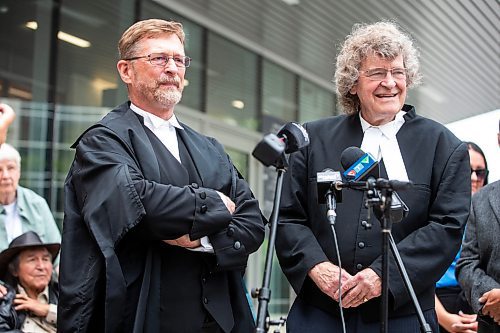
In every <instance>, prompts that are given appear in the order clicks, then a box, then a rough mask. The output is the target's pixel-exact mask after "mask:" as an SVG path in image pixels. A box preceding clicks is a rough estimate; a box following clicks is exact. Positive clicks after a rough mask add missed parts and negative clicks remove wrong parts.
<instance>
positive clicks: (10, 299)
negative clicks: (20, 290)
mask: <svg viewBox="0 0 500 333" xmlns="http://www.w3.org/2000/svg"><path fill="white" fill-rule="evenodd" d="M3 286H5V287H6V288H7V294H6V295H5V296H4V297H3V298H2V299H0V332H12V333H21V332H22V331H21V327H22V326H23V323H24V320H25V319H26V313H25V312H24V311H16V309H14V307H15V306H14V299H15V298H16V290H15V289H14V288H12V287H11V286H10V285H8V284H3ZM58 294H59V292H58V287H57V283H54V282H52V283H51V284H50V285H49V304H56V305H57V302H58Z"/></svg>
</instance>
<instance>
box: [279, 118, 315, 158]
mask: <svg viewBox="0 0 500 333" xmlns="http://www.w3.org/2000/svg"><path fill="white" fill-rule="evenodd" d="M277 136H278V138H282V139H283V141H284V142H285V147H286V148H285V153H286V154H291V153H294V152H296V151H298V150H301V149H302V148H305V147H307V146H308V145H309V134H308V133H307V131H306V129H305V128H304V127H302V125H300V124H298V123H294V122H289V123H286V124H285V125H283V127H281V129H280V130H279V131H278V134H277Z"/></svg>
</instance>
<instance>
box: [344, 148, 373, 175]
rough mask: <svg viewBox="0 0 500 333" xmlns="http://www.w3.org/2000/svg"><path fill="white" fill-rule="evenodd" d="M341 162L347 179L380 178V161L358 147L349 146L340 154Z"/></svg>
mask: <svg viewBox="0 0 500 333" xmlns="http://www.w3.org/2000/svg"><path fill="white" fill-rule="evenodd" d="M340 164H342V168H344V170H345V171H344V173H343V176H344V177H345V179H347V181H350V182H353V181H363V180H368V179H369V178H373V179H378V178H379V171H378V161H377V160H376V159H375V158H374V157H373V156H372V155H371V154H370V153H365V152H364V151H362V150H361V149H360V148H358V147H348V148H346V149H344V151H343V152H342V154H340Z"/></svg>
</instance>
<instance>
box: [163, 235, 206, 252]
mask: <svg viewBox="0 0 500 333" xmlns="http://www.w3.org/2000/svg"><path fill="white" fill-rule="evenodd" d="M164 242H165V243H167V244H169V245H173V246H180V247H184V248H187V249H194V248H196V247H198V246H201V241H200V240H199V239H196V240H194V241H192V240H191V238H189V235H188V234H186V235H184V236H181V237H179V238H177V239H170V240H164Z"/></svg>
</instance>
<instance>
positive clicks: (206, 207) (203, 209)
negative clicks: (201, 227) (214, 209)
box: [200, 204, 208, 214]
mask: <svg viewBox="0 0 500 333" xmlns="http://www.w3.org/2000/svg"><path fill="white" fill-rule="evenodd" d="M207 210H208V206H207V205H205V204H203V205H201V207H200V213H202V214H205V213H206V212H207Z"/></svg>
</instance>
